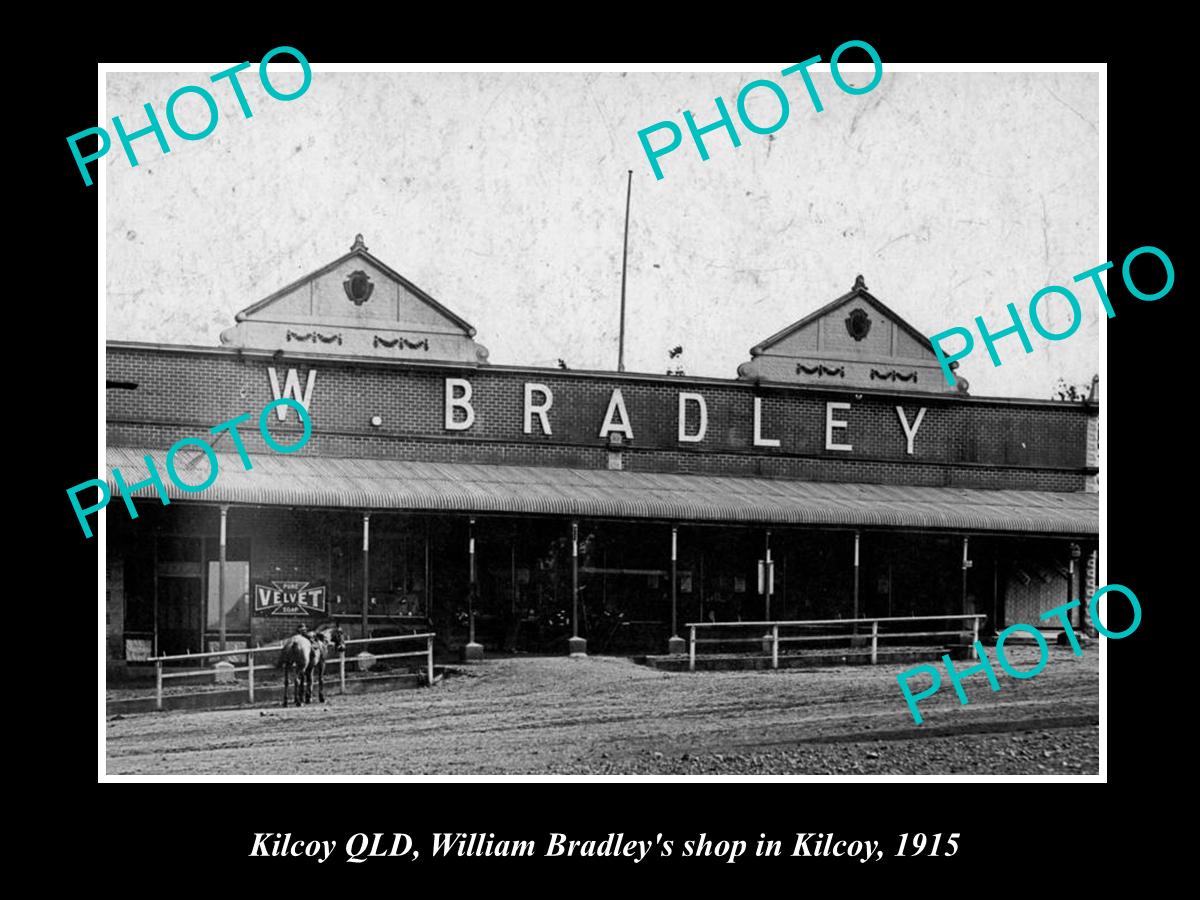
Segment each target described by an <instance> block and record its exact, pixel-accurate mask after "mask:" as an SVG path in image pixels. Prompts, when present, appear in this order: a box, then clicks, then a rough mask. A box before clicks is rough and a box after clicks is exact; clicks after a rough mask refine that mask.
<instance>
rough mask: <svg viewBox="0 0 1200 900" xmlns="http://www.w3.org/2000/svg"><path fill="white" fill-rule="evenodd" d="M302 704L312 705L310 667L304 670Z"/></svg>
mask: <svg viewBox="0 0 1200 900" xmlns="http://www.w3.org/2000/svg"><path fill="white" fill-rule="evenodd" d="M304 702H305V703H312V666H309V667H308V668H307V669H305V670H304Z"/></svg>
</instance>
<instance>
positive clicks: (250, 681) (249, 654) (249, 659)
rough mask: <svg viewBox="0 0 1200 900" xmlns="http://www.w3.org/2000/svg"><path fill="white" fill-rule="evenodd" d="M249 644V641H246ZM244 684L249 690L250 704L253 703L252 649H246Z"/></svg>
mask: <svg viewBox="0 0 1200 900" xmlns="http://www.w3.org/2000/svg"><path fill="white" fill-rule="evenodd" d="M247 643H249V641H247ZM246 665H247V669H246V684H247V685H248V686H249V690H250V702H251V703H253V702H254V648H253V647H247V648H246Z"/></svg>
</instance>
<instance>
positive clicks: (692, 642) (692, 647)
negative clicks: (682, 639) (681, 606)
mask: <svg viewBox="0 0 1200 900" xmlns="http://www.w3.org/2000/svg"><path fill="white" fill-rule="evenodd" d="M688 632H689V634H688V671H689V672H695V671H696V626H695V625H689V626H688Z"/></svg>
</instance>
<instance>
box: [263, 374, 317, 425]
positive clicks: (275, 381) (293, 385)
mask: <svg viewBox="0 0 1200 900" xmlns="http://www.w3.org/2000/svg"><path fill="white" fill-rule="evenodd" d="M267 374H268V375H270V376H271V394H272V395H273V396H274V397H275V399H276V400H282V399H283V398H284V397H291V398H292V399H293V400H295V401H296V402H297V403H299V404H300V405H301V406H303V407H304V411H305V412H310V411H311V410H310V407H309V405H308V403H309V401H310V400H311V399H312V392H313V384H314V383H315V382H316V380H317V370H316V369H309V370H308V382H307V383H306V384H305V385H304V396H301V395H300V375H299V374H298V373H297V372H296V370H295V369H288V373H287V378H285V379H284V381H283V392H282V393H280V390H279V375H278V374H277V373H276V371H275V369H274V368H268V369H267ZM290 408H291V407H289V406H287V405H285V404H281V405H279V406H277V407H275V415H277V416H279V421H280V422H286V421H287V415H288V410H289V409H290Z"/></svg>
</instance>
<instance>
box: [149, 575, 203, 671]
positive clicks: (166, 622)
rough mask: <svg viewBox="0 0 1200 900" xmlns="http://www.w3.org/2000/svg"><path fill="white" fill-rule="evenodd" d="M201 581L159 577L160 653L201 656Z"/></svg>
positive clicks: (198, 579)
mask: <svg viewBox="0 0 1200 900" xmlns="http://www.w3.org/2000/svg"><path fill="white" fill-rule="evenodd" d="M202 596H203V592H202V591H201V579H200V578H197V577H192V576H178V575H160V576H159V578H158V629H157V630H158V652H159V655H161V656H171V655H174V654H177V653H189V652H191V653H198V652H200V651H201V650H202V649H203V648H202V646H201V641H202V637H203V635H202V627H203V625H204V619H203V613H204V610H203V606H202V605H201V602H200V601H201V597H202Z"/></svg>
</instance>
